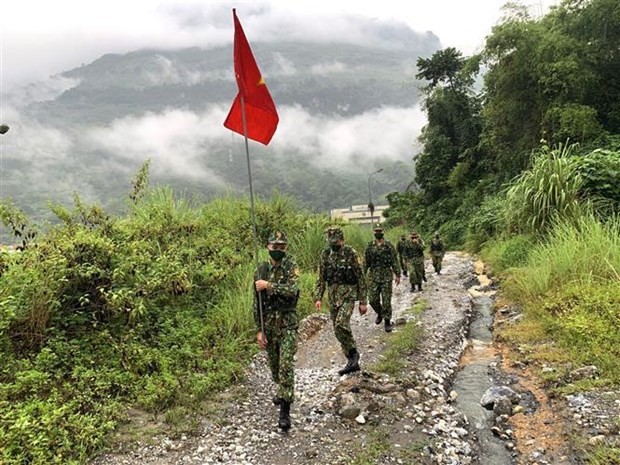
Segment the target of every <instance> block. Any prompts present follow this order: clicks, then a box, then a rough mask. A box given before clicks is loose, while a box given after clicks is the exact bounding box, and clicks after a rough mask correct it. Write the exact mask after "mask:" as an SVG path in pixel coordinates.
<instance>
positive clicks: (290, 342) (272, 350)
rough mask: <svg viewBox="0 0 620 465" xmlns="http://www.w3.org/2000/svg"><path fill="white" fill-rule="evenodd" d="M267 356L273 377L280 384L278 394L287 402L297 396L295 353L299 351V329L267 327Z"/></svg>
mask: <svg viewBox="0 0 620 465" xmlns="http://www.w3.org/2000/svg"><path fill="white" fill-rule="evenodd" d="M265 333H266V336H267V348H266V350H267V358H268V360H269V369H270V370H271V379H272V380H273V382H274V383H276V384H277V385H278V393H277V396H278V397H280V398H281V399H283V400H285V401H287V402H293V400H294V397H295V354H296V353H297V329H296V328H293V329H288V328H278V329H276V330H270V329H269V328H267V327H265Z"/></svg>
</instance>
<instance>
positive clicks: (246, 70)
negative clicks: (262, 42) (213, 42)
mask: <svg viewBox="0 0 620 465" xmlns="http://www.w3.org/2000/svg"><path fill="white" fill-rule="evenodd" d="M233 19H234V22H235V45H234V52H233V54H234V60H235V78H236V79H237V87H238V88H239V93H238V94H237V96H236V97H235V100H234V102H233V104H232V107H231V108H230V111H229V112H228V116H227V117H226V121H224V126H225V127H227V128H228V129H230V130H231V131H234V132H237V133H239V134H244V131H243V120H242V115H241V105H242V97H243V103H245V120H246V130H247V134H246V136H247V137H248V138H249V139H252V140H255V141H257V142H260V143H262V144H265V145H267V144H269V141H271V138H272V137H273V134H274V133H275V132H276V128H277V127H278V121H279V120H280V118H279V117H278V112H277V111H276V105H275V104H274V103H273V99H272V98H271V94H270V93H269V90H268V89H267V85H266V84H265V81H263V78H262V76H261V74H260V71H259V69H258V65H257V64H256V60H255V59H254V55H253V54H252V49H250V44H249V43H248V39H246V37H245V34H244V32H243V28H242V27H241V23H240V22H239V18H237V13H236V11H235V10H234V9H233Z"/></svg>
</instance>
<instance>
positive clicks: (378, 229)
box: [374, 223, 383, 231]
mask: <svg viewBox="0 0 620 465" xmlns="http://www.w3.org/2000/svg"><path fill="white" fill-rule="evenodd" d="M374 231H383V226H381V223H377V224H375V229H374Z"/></svg>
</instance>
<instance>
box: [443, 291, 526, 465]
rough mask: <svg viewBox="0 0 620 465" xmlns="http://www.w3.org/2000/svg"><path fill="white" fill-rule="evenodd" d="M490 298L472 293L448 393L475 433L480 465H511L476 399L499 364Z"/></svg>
mask: <svg viewBox="0 0 620 465" xmlns="http://www.w3.org/2000/svg"><path fill="white" fill-rule="evenodd" d="M492 308H493V297H492V296H491V295H486V294H483V293H480V292H475V293H474V308H473V310H474V311H473V317H472V321H471V325H470V334H469V340H468V347H467V349H466V350H465V353H464V354H463V356H462V358H461V368H460V370H459V372H458V373H457V375H456V378H455V379H454V384H453V386H452V389H453V390H454V391H456V392H457V393H458V398H457V400H456V402H455V404H454V405H455V407H456V408H457V409H458V410H459V411H461V412H462V413H463V414H465V415H466V416H467V418H468V419H469V423H470V425H471V427H472V428H473V429H474V430H475V431H476V435H477V437H478V442H479V444H480V447H481V451H480V457H479V458H480V461H479V463H480V464H482V465H511V464H513V463H514V462H513V460H512V458H511V453H510V451H508V450H507V449H506V448H505V447H504V441H502V440H500V439H499V438H497V437H496V436H494V435H493V433H492V432H491V426H493V424H494V423H493V419H494V414H493V411H489V410H486V409H485V408H484V407H482V406H481V405H480V399H481V398H482V395H483V394H484V393H485V392H486V390H487V389H489V388H490V387H492V386H493V385H494V382H493V379H492V377H491V376H490V375H489V367H490V366H491V364H497V363H499V361H500V360H499V356H498V355H497V354H496V352H495V350H494V348H493V345H492V333H491V329H490V328H491V326H492V323H493V315H492Z"/></svg>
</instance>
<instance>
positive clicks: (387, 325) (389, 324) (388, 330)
mask: <svg viewBox="0 0 620 465" xmlns="http://www.w3.org/2000/svg"><path fill="white" fill-rule="evenodd" d="M384 329H385V332H386V333H391V332H392V330H393V329H394V327H393V326H392V322H391V321H390V319H389V318H386V319H385V325H384Z"/></svg>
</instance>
